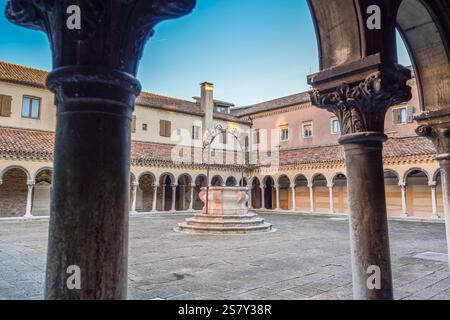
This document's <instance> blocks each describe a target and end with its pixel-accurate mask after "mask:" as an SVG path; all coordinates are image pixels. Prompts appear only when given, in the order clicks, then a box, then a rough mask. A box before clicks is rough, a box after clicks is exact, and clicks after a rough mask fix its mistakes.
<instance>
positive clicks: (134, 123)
mask: <svg viewBox="0 0 450 320" xmlns="http://www.w3.org/2000/svg"><path fill="white" fill-rule="evenodd" d="M135 132H136V116H133V117H132V118H131V133H135Z"/></svg>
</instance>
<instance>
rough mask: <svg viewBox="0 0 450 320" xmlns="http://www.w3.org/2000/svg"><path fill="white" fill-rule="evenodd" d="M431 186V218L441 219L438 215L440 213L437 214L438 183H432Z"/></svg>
mask: <svg viewBox="0 0 450 320" xmlns="http://www.w3.org/2000/svg"><path fill="white" fill-rule="evenodd" d="M429 186H430V188H431V208H432V211H431V212H432V214H431V218H433V219H439V215H438V212H437V199H436V187H437V183H436V182H432V183H430V184H429Z"/></svg>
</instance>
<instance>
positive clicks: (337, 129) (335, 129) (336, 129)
mask: <svg viewBox="0 0 450 320" xmlns="http://www.w3.org/2000/svg"><path fill="white" fill-rule="evenodd" d="M331 133H332V134H339V133H341V124H340V123H339V120H337V119H333V120H331Z"/></svg>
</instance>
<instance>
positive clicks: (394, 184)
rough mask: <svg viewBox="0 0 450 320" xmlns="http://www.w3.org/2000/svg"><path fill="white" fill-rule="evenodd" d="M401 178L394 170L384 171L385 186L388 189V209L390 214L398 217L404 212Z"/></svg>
mask: <svg viewBox="0 0 450 320" xmlns="http://www.w3.org/2000/svg"><path fill="white" fill-rule="evenodd" d="M399 183H400V178H399V176H398V174H397V173H396V172H395V171H393V170H385V171H384V186H385V191H386V209H387V212H388V216H391V217H398V216H402V215H403V214H404V212H403V204H402V201H403V200H402V189H401V188H402V187H401V186H400V185H399Z"/></svg>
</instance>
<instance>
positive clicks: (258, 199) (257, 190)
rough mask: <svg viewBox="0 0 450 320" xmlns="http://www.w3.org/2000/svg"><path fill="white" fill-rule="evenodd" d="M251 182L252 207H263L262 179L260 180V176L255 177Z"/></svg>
mask: <svg viewBox="0 0 450 320" xmlns="http://www.w3.org/2000/svg"><path fill="white" fill-rule="evenodd" d="M250 183H251V193H252V208H254V209H261V208H262V193H261V192H262V191H261V181H260V180H259V178H258V177H253V178H252V179H251V182H250Z"/></svg>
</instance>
